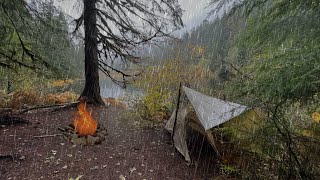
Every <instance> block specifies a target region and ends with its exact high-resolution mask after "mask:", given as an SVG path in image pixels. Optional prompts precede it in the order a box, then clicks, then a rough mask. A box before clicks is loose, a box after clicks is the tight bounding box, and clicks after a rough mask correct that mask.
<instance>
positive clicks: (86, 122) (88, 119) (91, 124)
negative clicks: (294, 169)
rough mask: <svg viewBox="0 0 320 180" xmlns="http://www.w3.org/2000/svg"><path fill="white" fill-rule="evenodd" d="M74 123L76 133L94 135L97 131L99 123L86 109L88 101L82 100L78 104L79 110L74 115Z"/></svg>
mask: <svg viewBox="0 0 320 180" xmlns="http://www.w3.org/2000/svg"><path fill="white" fill-rule="evenodd" d="M73 125H74V128H75V131H76V133H78V134H79V135H80V136H87V135H91V136H92V135H94V134H95V133H96V131H97V126H98V123H97V121H96V120H94V119H93V118H92V116H91V112H90V113H89V112H88V111H87V109H86V102H85V101H81V102H80V104H79V106H78V112H77V114H76V115H75V117H74V120H73Z"/></svg>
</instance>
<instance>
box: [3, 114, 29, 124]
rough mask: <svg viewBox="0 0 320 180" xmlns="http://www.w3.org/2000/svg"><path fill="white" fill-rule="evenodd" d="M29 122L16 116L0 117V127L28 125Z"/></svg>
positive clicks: (6, 115)
mask: <svg viewBox="0 0 320 180" xmlns="http://www.w3.org/2000/svg"><path fill="white" fill-rule="evenodd" d="M29 123H30V122H29V121H27V120H25V119H23V118H21V117H17V116H12V115H9V114H5V115H0V125H15V124H29Z"/></svg>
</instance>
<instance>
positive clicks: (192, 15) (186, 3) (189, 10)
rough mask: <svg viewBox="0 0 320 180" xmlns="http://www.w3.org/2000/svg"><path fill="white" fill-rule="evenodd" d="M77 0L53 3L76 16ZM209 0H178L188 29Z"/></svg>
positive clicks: (203, 12) (204, 11)
mask: <svg viewBox="0 0 320 180" xmlns="http://www.w3.org/2000/svg"><path fill="white" fill-rule="evenodd" d="M75 2H77V0H55V5H56V6H59V7H60V8H61V9H62V10H63V11H64V12H65V13H67V14H68V15H70V16H72V17H73V18H76V17H78V16H79V14H80V13H79V12H80V11H79V8H75V7H74V6H76V4H77V3H75ZM209 2H210V0H179V3H180V5H181V7H182V9H183V10H184V13H183V17H182V19H183V22H184V23H185V25H186V27H185V28H184V29H190V28H192V27H194V26H197V25H199V24H200V23H201V22H202V21H203V20H204V19H205V17H206V16H207V13H208V11H209V8H207V9H205V7H206V6H207V5H208V3H209Z"/></svg>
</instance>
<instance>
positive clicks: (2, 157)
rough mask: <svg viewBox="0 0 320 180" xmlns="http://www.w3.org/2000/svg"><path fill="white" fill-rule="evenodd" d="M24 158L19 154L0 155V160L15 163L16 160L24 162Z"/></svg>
mask: <svg viewBox="0 0 320 180" xmlns="http://www.w3.org/2000/svg"><path fill="white" fill-rule="evenodd" d="M25 158H26V157H25V156H21V155H20V154H7V155H0V160H12V161H15V162H16V161H18V160H24V159H25Z"/></svg>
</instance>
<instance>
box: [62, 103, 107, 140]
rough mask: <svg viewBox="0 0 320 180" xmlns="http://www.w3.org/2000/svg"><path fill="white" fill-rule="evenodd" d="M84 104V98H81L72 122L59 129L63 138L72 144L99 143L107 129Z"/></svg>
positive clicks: (103, 138)
mask: <svg viewBox="0 0 320 180" xmlns="http://www.w3.org/2000/svg"><path fill="white" fill-rule="evenodd" d="M86 106H87V104H86V102H85V100H81V101H80V102H79V105H78V111H77V112H76V113H75V115H74V116H73V124H69V125H67V126H65V127H63V128H62V127H60V128H59V129H60V130H61V131H63V136H64V138H65V139H67V140H69V141H71V142H72V143H74V144H80V145H94V144H99V143H101V142H102V141H103V140H105V137H106V135H107V130H106V128H105V127H103V126H102V125H100V124H99V123H98V122H97V121H96V120H95V119H94V118H93V117H92V111H90V112H88V111H87V107H86Z"/></svg>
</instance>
